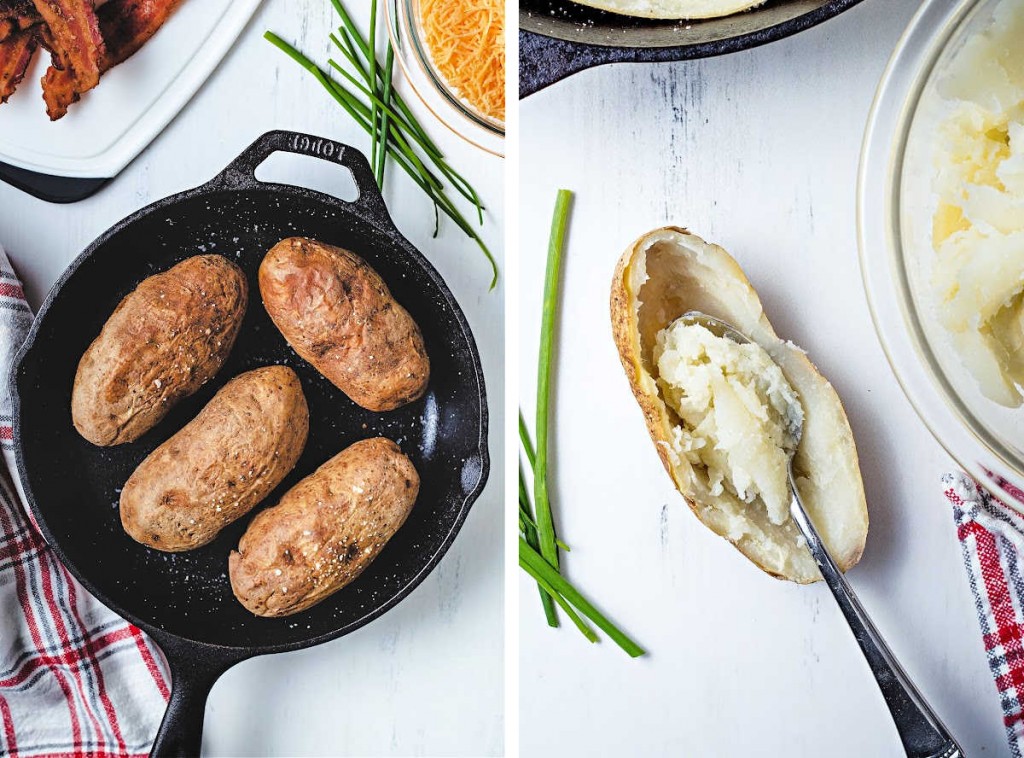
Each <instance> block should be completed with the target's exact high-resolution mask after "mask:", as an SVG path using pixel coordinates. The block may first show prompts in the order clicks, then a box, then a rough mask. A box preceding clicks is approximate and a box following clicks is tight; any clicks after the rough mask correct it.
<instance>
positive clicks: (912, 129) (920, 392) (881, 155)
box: [857, 0, 1024, 504]
mask: <svg viewBox="0 0 1024 758" xmlns="http://www.w3.org/2000/svg"><path fill="white" fill-rule="evenodd" d="M1011 1H1012V2H1015V3H1018V4H1019V5H1020V6H1021V7H1020V12H1024V0H1011ZM1000 2H1006V0H960V2H954V3H950V2H948V0H926V2H925V3H924V4H923V5H922V6H921V8H920V9H919V10H918V12H917V14H916V15H915V16H914V18H913V20H912V21H911V22H910V25H909V26H908V27H907V30H906V31H905V32H904V34H903V37H902V38H901V39H900V42H899V44H898V45H897V47H896V50H895V52H894V53H893V56H892V58H891V59H890V61H889V65H888V67H887V68H886V70H885V73H884V74H883V76H882V80H881V82H880V84H879V86H878V91H877V93H876V95H875V101H874V105H873V106H872V110H871V115H870V117H869V119H868V124H867V130H866V132H865V135H864V144H863V148H862V152H861V162H860V173H859V178H858V188H857V233H858V245H859V249H860V263H861V272H862V275H863V278H864V286H865V290H866V293H867V298H868V305H869V306H870V310H871V316H872V318H873V319H874V322H875V329H876V331H877V332H878V336H879V340H880V341H881V343H882V348H883V349H884V351H885V354H886V356H887V357H888V359H889V363H890V364H891V365H892V369H893V371H894V372H895V374H896V378H897V379H898V381H899V383H900V385H901V386H902V387H903V391H904V392H905V393H906V395H907V398H908V399H909V400H910V402H911V403H912V404H913V406H914V408H915V409H916V410H917V412H918V414H919V415H920V417H921V419H922V420H923V421H924V423H925V425H926V426H927V427H928V428H929V430H931V432H932V434H933V435H934V436H935V438H936V439H937V440H938V442H939V443H940V444H941V445H942V446H943V447H944V448H945V449H946V451H947V452H948V453H949V454H950V455H951V456H952V457H953V458H954V459H955V460H956V461H957V463H959V464H960V466H962V467H963V468H964V469H965V470H966V471H967V472H968V473H970V474H971V475H972V476H974V478H975V479H977V480H978V481H979V483H981V484H982V485H983V486H985V487H986V489H988V490H989V491H990V492H992V493H993V494H994V495H996V496H997V497H999V498H1000V499H1001V500H1003V501H1004V502H1009V503H1010V504H1014V503H1013V499H1012V498H1007V497H1006V492H1007V491H1013V490H1014V489H1016V490H1017V491H1024V449H1022V446H1024V423H1022V422H1024V410H1022V409H1021V408H1016V409H1010V408H1006V407H1003V406H1001V405H999V404H997V403H995V402H994V401H992V400H989V399H988V398H987V397H985V396H984V395H983V394H982V392H981V390H980V388H979V385H978V383H977V381H976V380H975V379H974V377H973V376H972V375H971V374H970V373H969V372H968V370H967V369H966V368H965V366H964V365H963V364H962V363H961V361H960V358H959V356H958V354H957V352H956V350H955V349H954V348H953V346H952V344H951V341H950V337H949V335H948V333H947V332H946V331H945V329H944V328H943V327H942V326H941V325H940V324H939V323H938V318H937V316H936V312H935V305H934V302H933V300H932V297H933V296H932V294H931V291H930V281H929V275H930V272H929V266H930V263H931V261H932V260H933V258H934V255H935V253H934V251H933V249H932V240H931V233H932V232H931V223H932V211H933V210H934V208H935V206H936V203H937V200H936V196H935V193H934V192H933V190H932V189H931V187H932V181H933V178H934V176H935V174H936V169H935V168H934V152H933V151H934V139H935V135H936V129H937V127H938V125H939V120H940V119H941V118H942V117H943V115H944V113H943V102H944V101H943V100H942V98H941V97H940V95H939V93H938V91H937V83H938V81H939V80H940V79H941V77H942V75H943V74H944V72H945V71H946V67H947V66H948V64H949V62H950V60H951V59H952V58H953V57H954V55H955V54H956V53H957V52H958V51H959V50H960V49H961V48H962V45H963V43H964V41H965V40H966V39H968V38H969V37H970V36H971V35H973V34H975V33H977V32H978V31H980V30H981V29H983V28H984V27H985V26H986V25H987V24H988V22H989V21H990V19H991V14H992V11H993V10H994V9H995V7H996V6H997V5H999V3H1000ZM947 107H948V106H947Z"/></svg>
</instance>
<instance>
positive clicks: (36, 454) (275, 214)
mask: <svg viewBox="0 0 1024 758" xmlns="http://www.w3.org/2000/svg"><path fill="white" fill-rule="evenodd" d="M278 150H284V151H288V152H294V153H301V154H305V155H310V156H314V157H317V158H321V159H324V160H328V161H334V162H335V163H339V164H341V165H342V166H344V167H345V168H347V169H348V170H349V171H350V172H351V174H352V177H353V178H354V180H355V184H356V186H357V188H358V190H359V197H358V199H357V200H355V201H353V202H351V203H347V202H342V201H340V200H337V199H335V198H333V197H330V196H328V195H324V194H321V193H318V192H313V191H310V190H307V189H301V188H298V187H292V186H285V185H278V184H264V183H262V182H259V181H257V180H256V178H255V176H254V171H255V170H256V167H257V166H258V165H259V164H260V163H262V162H263V161H264V160H265V159H266V158H267V157H268V156H269V155H270V154H272V153H273V152H275V151H278ZM292 235H304V236H309V237H314V238H316V239H319V240H322V241H324V242H328V243H332V244H336V245H341V246H343V247H346V248H348V249H351V250H353V251H354V252H356V253H358V254H359V255H361V256H363V257H364V258H365V259H366V260H367V261H368V262H369V263H370V265H372V266H373V267H374V268H375V269H377V271H379V272H380V274H381V276H383V278H384V280H385V281H386V282H387V283H388V286H389V287H390V288H391V290H392V292H393V293H394V295H395V298H396V299H397V300H398V301H399V302H400V303H402V304H403V305H404V306H405V307H406V308H407V309H408V310H409V312H410V313H411V314H412V316H413V317H414V318H415V319H416V321H417V322H418V323H419V325H420V327H421V329H422V330H423V336H424V340H425V342H426V346H427V352H428V354H429V355H430V360H431V377H430V386H429V390H428V393H427V395H426V397H425V398H424V399H422V400H420V401H418V402H416V403H412V404H410V405H408V406H405V407H404V408H400V409H398V410H396V411H392V412H389V413H383V414H377V413H371V412H370V411H366V410H363V409H362V408H359V407H358V406H356V405H355V404H354V403H352V402H351V401H349V400H348V399H347V398H346V397H345V396H344V395H343V394H342V393H341V392H340V391H339V390H337V389H336V388H335V387H334V386H333V385H331V384H330V383H329V382H327V380H325V379H324V378H323V377H321V376H320V375H319V374H318V373H317V372H316V371H315V370H314V369H313V368H312V367H310V366H309V365H308V364H306V363H305V362H304V361H302V360H301V359H300V358H298V356H296V355H295V353H294V352H293V351H292V350H291V348H289V347H288V345H287V343H285V341H284V339H283V338H282V337H281V335H280V333H279V332H278V331H277V329H276V328H275V327H274V326H273V324H272V323H271V321H270V319H269V317H268V316H267V314H266V312H265V311H264V309H263V306H262V304H261V302H260V297H259V289H258V287H257V280H256V271H257V268H258V266H259V263H260V261H261V260H262V258H263V255H264V253H265V252H266V251H267V250H268V249H269V248H270V247H271V246H272V245H273V244H275V243H276V242H278V241H279V240H281V239H282V238H284V237H288V236H292ZM204 252H205V253H220V254H222V255H225V256H227V257H229V258H230V259H232V260H234V261H235V262H236V263H238V264H239V265H240V266H241V267H242V269H243V270H244V271H245V272H246V275H247V276H248V279H249V287H250V294H249V307H248V311H247V313H246V316H245V321H244V324H243V327H242V330H241V333H240V335H239V337H238V341H237V343H236V344H235V347H234V349H233V350H232V352H231V355H230V357H229V358H228V361H227V363H226V365H225V366H224V368H222V369H221V371H220V372H219V373H218V374H217V376H216V377H215V379H214V380H212V381H210V382H209V383H208V384H207V385H206V386H205V387H203V389H202V390H201V391H200V392H198V393H196V394H195V395H193V396H192V397H191V398H188V399H186V400H184V401H182V402H181V403H180V404H179V405H178V406H177V407H176V408H175V409H174V410H173V411H172V412H171V413H170V414H169V415H168V416H167V418H165V419H164V420H163V421H162V422H161V423H160V424H159V425H157V427H156V428H155V429H153V430H151V431H150V432H149V433H148V434H146V435H145V436H144V437H142V438H141V439H140V440H138V441H137V442H134V443H130V444H127V445H121V446H118V447H114V448H99V447H94V446H93V445H91V444H90V443H88V442H86V441H85V440H84V439H83V438H82V437H80V436H79V435H78V433H77V432H76V431H75V429H74V427H73V426H72V423H71V412H70V393H71V385H72V381H73V378H74V374H75V369H76V366H77V363H78V359H79V358H80V357H81V355H82V353H83V352H84V351H85V348H86V347H87V346H88V345H89V343H90V342H91V341H92V340H93V339H94V338H95V337H96V335H97V334H98V333H99V331H100V328H101V326H102V325H103V323H104V321H105V320H106V319H107V317H108V316H109V315H110V314H111V313H112V312H113V310H114V308H115V306H116V305H117V303H118V302H119V301H120V299H121V298H122V297H123V296H124V295H125V294H126V293H128V292H129V291H131V290H132V289H133V288H134V287H135V286H136V285H137V284H138V282H139V281H140V280H142V279H143V278H144V277H146V276H148V275H150V274H152V273H154V272H157V271H161V270H164V269H166V268H169V267H170V266H171V265H172V264H174V263H176V262H177V261H180V260H181V259H183V258H185V257H187V256H190V255H196V254H199V253H204ZM272 363H283V364H287V365H289V366H291V367H292V368H294V369H295V371H296V372H297V373H298V375H299V377H300V379H301V380H302V387H303V390H304V391H305V394H306V399H307V401H308V403H309V411H310V432H309V441H308V442H307V443H306V449H305V451H304V452H303V454H302V458H301V459H300V460H299V463H298V465H297V466H296V468H295V470H294V471H293V472H292V474H291V475H290V476H289V477H288V478H287V479H286V480H285V481H284V482H283V483H282V485H281V486H280V487H279V488H278V489H277V491H275V493H273V494H272V495H271V497H270V498H268V502H270V503H273V502H276V500H277V498H278V497H279V496H280V495H281V494H282V493H283V492H284V491H285V490H286V489H287V488H288V487H290V486H291V485H293V484H294V483H295V482H296V481H297V480H298V479H300V478H302V477H304V476H306V475H307V474H309V473H311V472H312V471H313V470H314V469H315V468H316V467H317V466H319V465H320V464H321V463H323V462H324V461H325V460H327V459H328V458H330V457H331V456H333V455H334V454H336V453H338V452H340V451H341V450H342V449H343V448H345V447H346V446H348V445H349V444H351V443H353V442H355V441H357V440H360V439H364V438H367V437H373V436H378V435H380V436H384V437H389V438H391V439H393V440H395V441H396V442H398V444H399V445H400V446H401V448H402V449H403V450H404V451H405V452H406V453H407V454H408V455H409V457H410V458H411V459H412V460H413V462H414V464H415V465H416V468H417V470H418V471H419V473H420V477H421V479H422V484H421V489H420V494H419V498H418V500H417V502H416V505H415V506H414V508H413V511H412V514H411V515H410V516H409V519H408V521H407V522H406V523H405V525H404V526H403V527H402V528H401V529H400V530H399V531H398V533H397V534H396V535H395V537H394V538H393V539H392V540H391V541H390V542H389V543H388V545H387V547H386V548H385V549H384V551H383V552H382V553H381V554H380V556H379V557H378V558H377V560H376V561H374V563H373V564H372V565H371V566H370V567H369V568H368V569H367V570H366V571H365V572H364V573H363V575H362V576H360V577H359V579H357V580H356V581H355V582H354V583H352V584H351V585H349V586H348V587H346V588H345V589H343V590H342V591H341V592H338V593H337V594H335V595H334V596H333V597H331V598H329V599H327V600H325V601H324V602H323V603H321V604H319V605H317V606H315V607H313V608H311V609H310V610H308V611H304V612H303V613H301V614H296V615H295V616H291V617H287V618H282V619H263V618H258V617H256V616H253V615H251V614H250V613H249V612H248V611H247V610H245V608H243V607H242V605H241V604H240V603H239V602H238V601H237V600H236V599H235V598H234V596H233V595H232V593H231V587H230V585H229V583H228V579H227V559H228V553H229V551H230V550H231V549H232V548H234V547H235V546H236V545H237V544H238V540H239V537H240V536H241V534H242V532H243V531H244V529H245V527H246V524H247V523H248V521H249V519H248V518H244V519H241V520H240V521H239V522H236V523H235V524H232V525H231V526H230V527H228V528H227V529H225V530H224V531H223V532H222V533H221V535H220V536H219V537H218V538H217V539H216V540H215V541H214V542H213V543H211V544H210V545H207V546H205V547H203V548H200V549H198V550H195V551H191V552H187V553H177V554H168V553H161V552H157V551H154V550H150V549H148V548H146V547H143V546H142V545H140V544H138V543H136V542H134V541H133V540H131V539H130V538H129V537H128V536H127V535H126V534H125V533H124V532H123V531H122V529H121V524H120V519H119V517H118V510H117V504H118V497H119V493H120V488H121V487H122V485H123V484H124V482H125V480H126V479H127V478H128V476H129V475H130V474H131V472H132V470H133V469H134V468H135V466H136V465H138V463H139V462H141V461H142V459H143V458H144V457H145V456H146V455H148V454H149V452H150V451H152V450H153V448H155V447H156V446H157V445H158V444H160V443H161V442H163V441H164V440H166V439H167V438H168V437H169V436H171V435H172V434H173V433H174V432H175V431H177V430H178V429H180V428H181V427H182V426H183V425H184V424H185V423H186V422H187V421H188V420H189V419H191V418H193V417H194V416H195V414H196V413H197V412H198V411H199V409H200V408H201V407H202V406H203V405H204V404H205V403H206V402H207V401H208V400H209V399H210V397H211V396H212V395H213V394H214V393H215V392H216V391H217V390H218V389H219V388H220V387H221V386H223V385H224V384H225V383H226V382H227V381H228V380H229V379H231V378H232V377H233V376H236V375H237V374H239V373H240V372H242V371H246V370H248V369H252V368H256V367H258V366H263V365H267V364H272ZM11 384H12V393H13V396H14V429H15V435H14V438H15V440H16V444H17V459H18V470H19V473H20V475H21V481H22V483H23V484H24V487H25V494H26V495H27V496H28V501H29V504H30V506H31V508H32V512H33V514H34V515H35V518H36V521H37V523H38V524H39V527H40V529H41V530H42V533H43V535H44V536H45V537H46V540H47V542H48V543H49V544H50V545H51V546H52V547H53V549H54V550H55V551H56V553H57V555H58V557H59V558H60V559H61V561H62V562H63V563H64V565H65V566H67V567H68V568H69V569H70V570H71V573H72V574H74V576H75V577H76V578H77V579H78V580H79V581H80V582H81V583H82V584H83V585H85V587H86V588H88V589H89V591H90V592H92V593H93V594H94V595H96V597H98V598H99V599H100V600H101V601H102V602H103V603H105V604H106V605H107V606H109V607H110V608H111V609H113V610H114V611H116V612H117V613H119V614H120V615H122V616H124V617H125V618H127V619H128V620H130V621H131V622H133V623H134V624H137V625H138V626H140V627H141V628H142V629H144V630H145V631H146V632H148V633H149V634H150V635H151V636H152V638H153V639H154V640H155V641H156V643H157V644H158V645H159V646H160V648H161V649H162V650H163V652H164V655H165V656H166V657H167V661H168V663H169V665H170V670H171V678H172V680H173V691H172V694H171V701H170V704H169V706H168V709H167V715H166V716H165V717H164V722H163V724H162V726H161V727H160V733H159V734H158V735H157V739H156V743H155V745H154V747H153V753H154V755H189V756H197V755H199V751H200V743H201V735H202V725H203V711H204V707H205V703H206V698H207V695H208V694H209V691H210V688H211V687H212V686H213V683H214V682H215V681H216V679H217V677H219V676H220V675H221V674H222V673H223V672H224V671H226V670H227V669H228V668H229V667H231V666H232V665H234V664H236V663H238V662H239V661H243V660H245V659H246V658H250V657H252V656H255V655H263V654H265V653H276V652H281V651H285V650H295V649H298V648H303V647H308V646H310V645H316V644H319V643H321V642H326V641H327V640H331V639H334V638H335V637H340V636H342V635H343V634H347V633H349V632H351V631H353V630H355V629H358V628H359V627H360V626H362V625H363V624H366V623H367V622H369V621H371V620H372V619H374V618H376V617H377V616H379V615H381V614H382V613H384V612H385V611H387V610H388V609H390V608H391V607H393V606H394V605H395V604H396V603H398V601H400V600H401V599H402V598H404V597H405V596H406V595H408V594H409V593H410V592H411V591H412V590H413V588H414V587H416V585H417V584H419V583H420V582H421V581H422V580H423V579H424V577H426V575H427V574H428V573H430V570H431V569H432V568H433V567H434V566H435V565H436V564H437V562H438V561H439V560H440V559H441V556H442V555H444V553H445V551H446V550H447V549H448V547H449V545H451V543H452V540H453V539H454V538H455V535H456V533H457V532H458V531H459V528H460V527H461V526H462V522H463V520H464V519H465V517H466V514H467V512H468V511H469V508H470V506H471V505H472V503H473V502H474V501H475V500H476V498H477V496H478V495H479V494H480V491H481V489H483V486H484V483H485V481H486V479H487V473H488V468H489V461H488V454H487V405H486V398H485V393H484V379H483V374H482V372H481V368H480V358H479V356H478V354H477V350H476V344H475V343H474V341H473V335H472V334H471V333H470V330H469V326H468V325H467V323H466V320H465V317H464V316H463V315H462V311H461V310H460V309H459V306H458V304H457V303H456V302H455V299H454V297H453V296H452V294H451V292H449V290H448V288H447V286H445V283H444V281H442V279H441V277H440V276H439V275H438V273H437V272H436V271H435V270H434V268H433V267H432V266H431V265H430V264H429V263H428V262H427V261H426V259H424V257H423V256H422V255H421V254H420V253H419V252H417V251H416V249H415V248H413V247H412V245H411V244H410V243H409V242H408V241H406V239H405V238H404V237H402V235H401V234H399V233H398V230H397V229H396V228H395V226H394V224H393V223H392V222H391V219H390V217H389V216H388V213H387V209H386V208H385V206H384V200H383V198H382V197H381V195H380V193H379V192H378V191H377V187H376V185H375V184H374V181H373V175H372V173H371V171H370V167H369V164H368V163H367V161H366V158H365V157H363V155H361V154H360V153H359V152H357V151H356V150H354V149H353V148H351V147H347V146H346V145H342V144H339V143H337V142H332V141H330V140H326V139H319V138H316V137H311V136H307V135H302V134H294V133H290V132H280V131H278V132H270V133H269V134H265V135H264V136H262V137H261V138H260V139H258V140H257V141H256V142H255V143H253V144H252V145H251V146H250V147H249V148H248V149H247V150H246V151H245V152H244V153H242V155H241V156H240V157H238V158H237V159H236V160H235V161H234V162H232V163H231V165H229V166H228V167H227V168H226V169H224V171H223V172H222V173H221V174H219V175H218V176H217V177H216V178H214V179H213V180H212V181H211V182H209V183H207V184H204V185H202V186H201V187H197V188H195V189H192V190H188V191H186V192H183V193H181V194H179V195H175V196H173V197H169V198H166V199H164V200H161V201H159V202H157V203H154V204H153V205H151V206H149V207H148V208H144V209H143V210H141V211H139V212H137V213H135V214H134V215H132V216H130V217H128V218H126V219H125V220H123V221H121V222H120V223H118V224H116V225H115V226H113V227H112V228H111V229H109V230H108V231H107V232H105V233H104V234H103V235H102V236H101V237H100V238H99V239H98V240H96V241H95V242H94V243H93V244H91V245H90V246H89V248H88V249H87V250H86V251H85V252H84V253H82V255H81V256H79V258H78V259H77V260H76V261H75V262H74V263H73V264H72V265H71V267H70V268H69V269H68V270H67V272H65V274H64V275H63V276H62V277H61V279H60V281H59V282H58V283H57V284H56V286H55V287H54V288H53V290H52V291H51V292H50V294H49V296H48V297H47V298H46V302H45V303H44V305H43V307H42V309H41V310H40V312H39V316H38V318H37V319H36V322H35V324H34V326H33V328H32V331H31V333H30V334H29V337H28V340H27V341H26V343H25V346H24V347H23V348H22V349H21V352H20V353H19V355H18V358H17V359H16V364H15V370H14V373H13V375H12V380H11Z"/></svg>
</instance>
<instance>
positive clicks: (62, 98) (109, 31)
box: [43, 0, 181, 121]
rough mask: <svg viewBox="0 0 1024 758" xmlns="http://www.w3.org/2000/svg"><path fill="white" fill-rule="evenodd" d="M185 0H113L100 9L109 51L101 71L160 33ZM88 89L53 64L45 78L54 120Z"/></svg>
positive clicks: (45, 97) (71, 75)
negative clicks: (84, 88)
mask: <svg viewBox="0 0 1024 758" xmlns="http://www.w3.org/2000/svg"><path fill="white" fill-rule="evenodd" d="M180 3H181V0H109V1H108V2H107V3H106V4H105V5H104V6H103V7H102V8H100V9H99V11H98V14H97V15H98V16H99V22H100V31H101V33H102V35H103V39H104V40H106V53H105V55H104V57H103V59H102V61H101V62H100V73H101V74H102V73H103V72H105V71H108V70H109V69H111V68H113V67H114V66H116V65H117V64H119V63H122V62H123V61H125V60H127V59H128V58H130V57H131V56H132V55H134V54H135V53H136V52H137V51H138V49H139V48H140V47H142V46H143V45H144V44H146V42H148V41H149V39H150V38H151V37H152V36H153V35H154V34H156V32H157V31H158V30H159V29H160V27H161V26H163V25H164V22H165V21H167V19H168V18H169V17H170V15H171V14H172V13H173V12H174V9H175V8H177V7H178V5H179V4H180ZM84 91H85V90H78V89H77V87H76V82H75V76H74V74H73V73H71V72H69V71H67V70H66V69H64V70H61V69H59V68H56V67H51V68H50V69H49V70H47V72H46V76H45V77H44V78H43V97H44V99H45V100H46V112H47V113H48V114H49V115H50V118H51V119H52V120H54V121H56V120H57V119H59V118H61V117H62V116H64V114H66V113H67V110H68V107H69V106H70V105H71V104H72V103H75V102H77V101H78V99H79V97H80V95H81V93H82V92H84Z"/></svg>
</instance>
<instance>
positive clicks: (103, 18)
mask: <svg viewBox="0 0 1024 758" xmlns="http://www.w3.org/2000/svg"><path fill="white" fill-rule="evenodd" d="M180 4H181V0H109V2H107V3H106V4H105V5H104V6H103V7H102V8H100V10H99V17H100V28H101V30H102V32H103V39H105V40H106V41H107V55H106V57H105V58H104V60H103V70H104V71H106V70H107V69H111V68H113V67H114V66H116V65H117V64H118V63H123V62H124V61H125V60H127V59H128V58H130V57H131V56H132V55H134V54H135V53H136V52H138V50H139V48H140V47H142V46H143V45H145V44H146V43H147V42H148V41H149V39H150V38H151V37H152V36H153V35H154V34H156V33H157V31H159V29H160V27H161V26H163V25H164V23H165V22H166V21H167V19H168V18H170V16H171V14H172V13H174V10H175V9H176V8H177V7H178V6H179V5H180Z"/></svg>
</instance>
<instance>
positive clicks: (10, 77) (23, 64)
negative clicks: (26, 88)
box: [0, 29, 39, 103]
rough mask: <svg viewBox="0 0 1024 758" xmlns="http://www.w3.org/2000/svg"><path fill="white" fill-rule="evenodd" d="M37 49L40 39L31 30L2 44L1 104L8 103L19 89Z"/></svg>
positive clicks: (0, 59) (18, 34) (19, 33)
mask: <svg viewBox="0 0 1024 758" xmlns="http://www.w3.org/2000/svg"><path fill="white" fill-rule="evenodd" d="M37 47H39V37H38V35H36V33H35V32H34V31H32V30H31V29H29V30H25V31H20V32H18V33H17V34H15V35H12V36H10V37H8V38H7V39H6V40H4V41H3V42H0V103H6V102H7V98H9V97H10V96H11V95H13V94H14V90H16V89H17V88H18V84H19V83H20V82H21V80H22V79H23V78H24V77H25V72H26V71H27V70H28V66H29V64H30V63H31V62H32V56H33V55H35V52H36V48H37Z"/></svg>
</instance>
